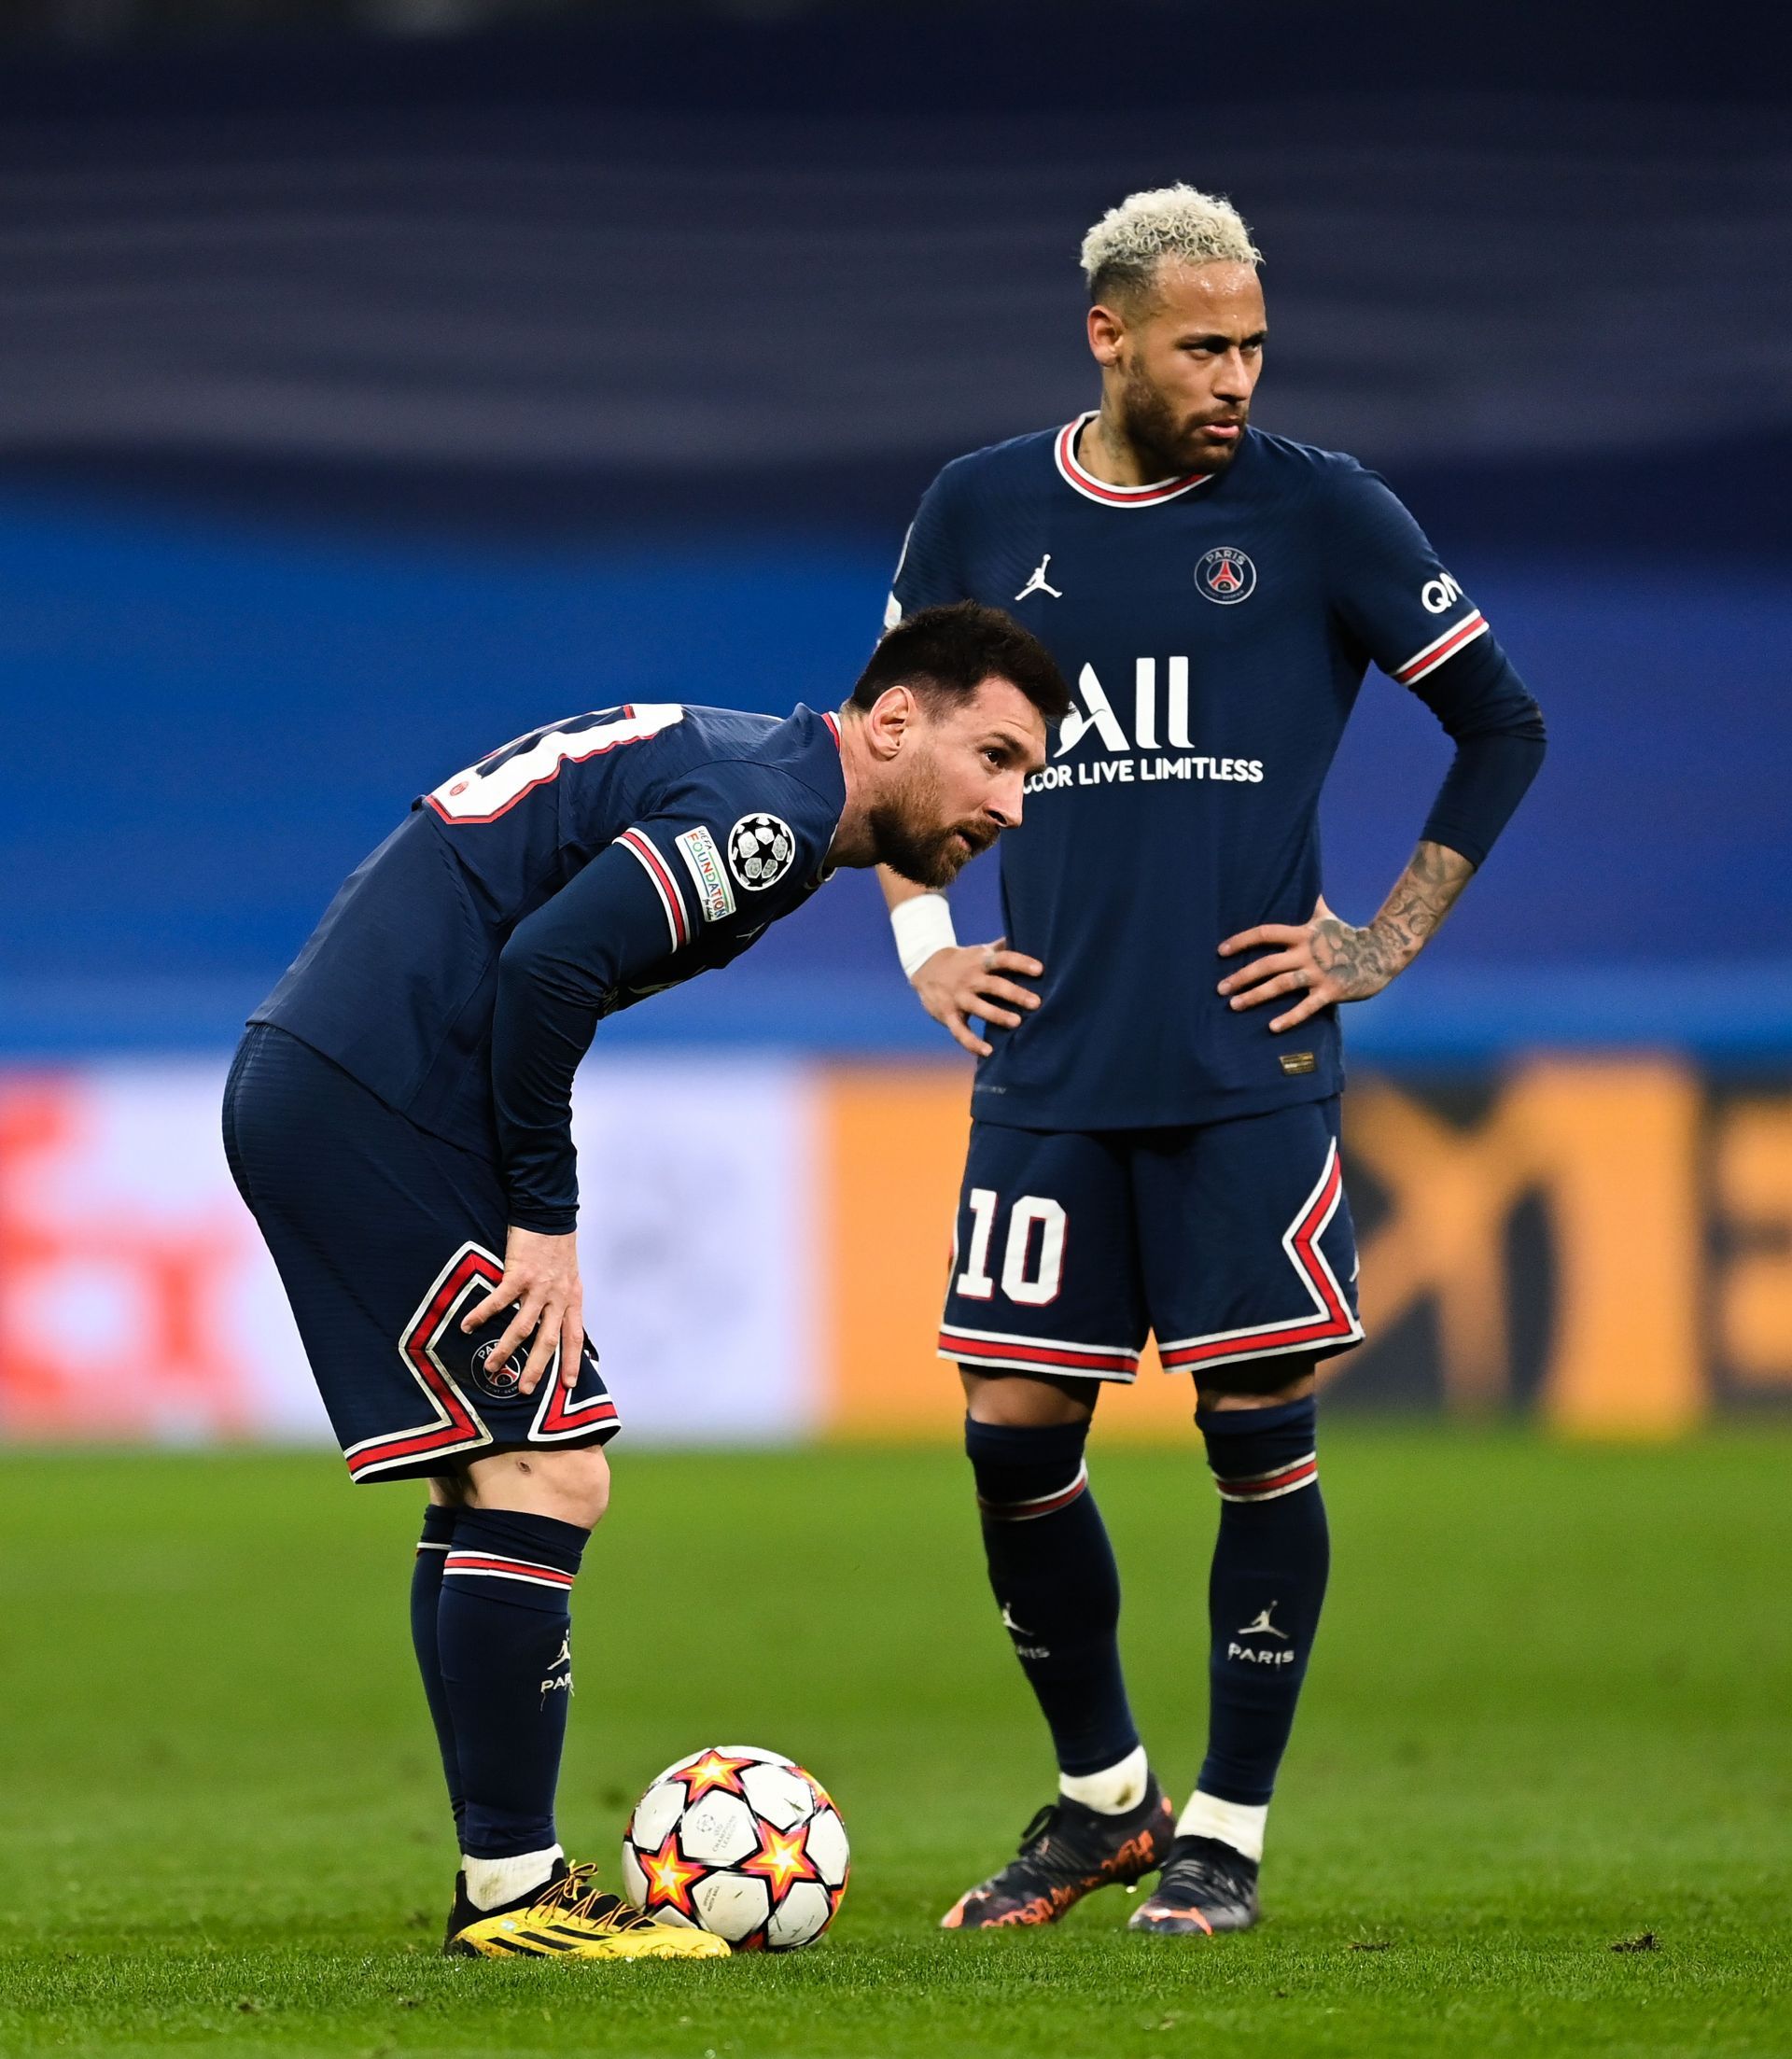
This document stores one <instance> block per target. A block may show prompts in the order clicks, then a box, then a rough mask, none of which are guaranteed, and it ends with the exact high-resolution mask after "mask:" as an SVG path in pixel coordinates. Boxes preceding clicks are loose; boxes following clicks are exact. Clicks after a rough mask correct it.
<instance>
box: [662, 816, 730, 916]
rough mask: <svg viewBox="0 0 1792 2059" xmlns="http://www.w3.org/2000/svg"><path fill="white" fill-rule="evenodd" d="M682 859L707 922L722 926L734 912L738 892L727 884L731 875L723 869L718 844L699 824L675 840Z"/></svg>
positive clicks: (698, 904)
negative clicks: (724, 919) (721, 923)
mask: <svg viewBox="0 0 1792 2059" xmlns="http://www.w3.org/2000/svg"><path fill="white" fill-rule="evenodd" d="M673 842H674V843H675V844H676V845H677V846H678V851H679V857H680V858H682V859H683V860H684V865H685V870H686V871H687V872H688V873H689V874H690V875H691V883H692V885H693V887H695V889H697V906H698V907H699V908H701V909H702V910H703V919H704V920H705V921H706V922H720V921H721V919H722V918H723V917H724V916H731V915H733V914H734V912H735V889H733V888H732V887H731V886H730V885H729V884H728V875H727V873H726V872H725V871H724V870H723V869H722V863H721V851H720V850H718V849H717V847H716V840H715V838H714V837H713V836H711V835H710V833H709V832H708V831H707V829H705V828H704V826H703V824H702V823H701V822H699V823H698V824H697V826H696V828H695V829H693V830H686V831H685V832H684V833H683V834H682V835H681V836H677V837H674V838H673Z"/></svg>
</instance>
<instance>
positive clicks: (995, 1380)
mask: <svg viewBox="0 0 1792 2059" xmlns="http://www.w3.org/2000/svg"><path fill="white" fill-rule="evenodd" d="M959 1378H960V1379H961V1380H963V1381H964V1400H965V1407H966V1408H967V1409H968V1410H969V1412H970V1416H971V1420H972V1422H988V1423H1001V1424H1003V1425H1005V1426H1007V1427H1009V1428H1013V1429H1019V1430H1040V1429H1047V1428H1051V1427H1053V1426H1055V1425H1057V1424H1058V1423H1061V1422H1087V1421H1088V1420H1089V1418H1090V1416H1091V1415H1093V1414H1094V1412H1095V1395H1094V1394H1093V1393H1092V1392H1091V1391H1090V1389H1091V1382H1089V1381H1087V1380H1084V1381H1081V1382H1072V1381H1071V1380H1036V1379H1034V1378H1033V1377H1032V1375H1031V1374H1029V1373H1011V1374H994V1373H973V1372H969V1371H967V1370H966V1369H965V1368H964V1367H963V1366H960V1367H959Z"/></svg>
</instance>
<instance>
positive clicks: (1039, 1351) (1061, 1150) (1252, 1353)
mask: <svg viewBox="0 0 1792 2059" xmlns="http://www.w3.org/2000/svg"><path fill="white" fill-rule="evenodd" d="M1337 1114H1338V1104H1337V1098H1336V1097H1334V1098H1333V1099H1332V1100H1323V1101H1304V1102H1301V1103H1298V1104H1297V1105H1295V1107H1292V1108H1281V1109H1276V1110H1274V1111H1273V1112H1272V1113H1270V1114H1267V1115H1250V1116H1244V1117H1240V1118H1239V1119H1238V1120H1237V1121H1233V1122H1225V1123H1209V1124H1204V1125H1202V1126H1200V1127H1198V1128H1172V1129H1127V1130H1100V1131H1088V1130H1037V1129H1004V1128H998V1127H997V1126H996V1125H995V1124H993V1123H984V1122H979V1123H973V1125H972V1128H971V1152H970V1156H969V1159H968V1160H967V1162H966V1165H965V1169H964V1186H963V1189H962V1191H961V1193H960V1195H959V1215H958V1223H957V1226H956V1230H955V1234H954V1242H953V1256H952V1277H951V1284H950V1287H949V1289H948V1292H947V1295H946V1303H945V1322H944V1324H942V1326H941V1330H940V1356H941V1357H942V1358H955V1359H957V1360H958V1361H959V1364H960V1365H961V1366H965V1367H966V1368H967V1369H968V1370H969V1371H972V1372H978V1373H1034V1374H1039V1375H1042V1376H1043V1377H1046V1378H1050V1379H1066V1378H1069V1379H1087V1380H1131V1379H1132V1378H1133V1377H1134V1375H1135V1374H1136V1373H1137V1372H1138V1370H1139V1354H1140V1352H1141V1351H1142V1350H1143V1349H1144V1344H1145V1339H1146V1338H1147V1337H1148V1336H1151V1335H1154V1334H1155V1337H1156V1339H1157V1350H1158V1355H1159V1356H1160V1357H1161V1359H1162V1360H1163V1363H1164V1366H1165V1367H1166V1369H1167V1370H1169V1371H1171V1372H1179V1373H1181V1372H1188V1373H1193V1374H1194V1375H1195V1376H1196V1380H1197V1384H1200V1383H1203V1382H1204V1381H1206V1382H1207V1383H1211V1385H1212V1386H1214V1387H1216V1388H1221V1389H1225V1388H1227V1387H1231V1388H1233V1389H1236V1390H1239V1391H1243V1392H1248V1391H1250V1390H1251V1389H1252V1388H1253V1387H1257V1388H1262V1387H1273V1386H1274V1385H1275V1384H1277V1381H1276V1379H1275V1375H1274V1369H1273V1362H1275V1361H1277V1360H1281V1359H1284V1358H1286V1357H1288V1356H1289V1355H1291V1354H1294V1353H1300V1354H1302V1355H1305V1356H1308V1357H1312V1358H1324V1357H1328V1356H1329V1355H1330V1354H1331V1353H1333V1352H1343V1351H1348V1350H1349V1349H1350V1348H1351V1345H1352V1344H1355V1343H1357V1342H1359V1341H1360V1340H1361V1338H1362V1336H1363V1328H1362V1324H1360V1323H1359V1322H1358V1320H1357V1313H1356V1239H1355V1234H1354V1232H1353V1231H1352V1229H1351V1212H1350V1207H1349V1204H1348V1203H1347V1202H1346V1200H1345V1198H1344V1184H1343V1176H1342V1173H1341V1171H1340V1170H1339V1166H1338V1155H1337ZM1222 1367H1225V1368H1228V1370H1227V1371H1226V1372H1225V1374H1224V1375H1222V1374H1221V1373H1220V1371H1219V1369H1220V1368H1222ZM1255 1367H1261V1368H1263V1370H1262V1371H1261V1372H1256V1371H1253V1368H1255ZM1209 1368H1212V1369H1213V1372H1212V1377H1211V1381H1207V1376H1208V1373H1209Z"/></svg>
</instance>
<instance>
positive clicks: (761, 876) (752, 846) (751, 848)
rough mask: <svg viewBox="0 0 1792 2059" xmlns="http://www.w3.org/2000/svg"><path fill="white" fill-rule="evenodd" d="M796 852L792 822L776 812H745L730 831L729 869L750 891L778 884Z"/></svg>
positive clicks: (789, 866)
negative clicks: (780, 817)
mask: <svg viewBox="0 0 1792 2059" xmlns="http://www.w3.org/2000/svg"><path fill="white" fill-rule="evenodd" d="M795 856H796V838H795V836H794V834H793V833H791V825H790V824H789V823H788V822H782V821H780V820H779V819H777V816H776V815H743V816H742V817H741V819H740V820H739V821H738V822H736V823H735V826H734V828H733V829H731V830H730V831H729V832H728V870H729V871H730V872H731V873H733V874H734V875H735V878H736V879H737V880H738V881H739V882H740V884H741V885H742V886H743V887H745V888H746V889H747V891H748V892H749V893H763V891H764V890H765V889H766V888H767V887H775V886H777V883H778V881H779V880H780V879H782V878H783V876H784V875H785V874H786V873H787V872H789V871H790V869H791V862H792V861H793V860H794V859H795Z"/></svg>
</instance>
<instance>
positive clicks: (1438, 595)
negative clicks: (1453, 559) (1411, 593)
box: [1419, 572, 1463, 615]
mask: <svg viewBox="0 0 1792 2059" xmlns="http://www.w3.org/2000/svg"><path fill="white" fill-rule="evenodd" d="M1462 597H1463V590H1462V588H1461V587H1460V586H1458V585H1457V583H1456V581H1454V580H1453V579H1451V578H1450V576H1449V573H1448V572H1441V573H1439V574H1438V576H1437V577H1436V578H1435V579H1428V580H1427V581H1425V583H1424V584H1423V585H1422V586H1421V588H1420V589H1419V598H1420V601H1421V603H1422V605H1423V607H1424V610H1425V612H1426V614H1428V615H1442V614H1447V613H1448V612H1449V609H1452V608H1454V607H1455V605H1456V603H1457V602H1458V601H1459V600H1461V599H1462Z"/></svg>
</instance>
